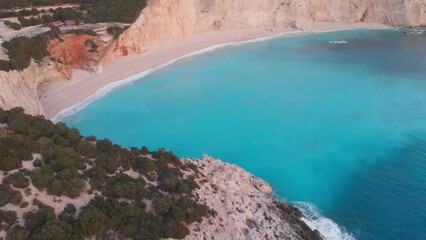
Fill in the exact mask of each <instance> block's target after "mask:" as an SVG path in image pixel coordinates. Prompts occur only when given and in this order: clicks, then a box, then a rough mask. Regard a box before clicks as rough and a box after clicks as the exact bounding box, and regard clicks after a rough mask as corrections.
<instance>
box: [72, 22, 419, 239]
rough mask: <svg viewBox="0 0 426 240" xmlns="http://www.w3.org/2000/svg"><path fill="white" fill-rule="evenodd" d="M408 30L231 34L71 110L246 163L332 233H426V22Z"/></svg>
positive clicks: (97, 128)
mask: <svg viewBox="0 0 426 240" xmlns="http://www.w3.org/2000/svg"><path fill="white" fill-rule="evenodd" d="M407 31H408V32H410V31H409V30H407ZM407 31H406V30H352V31H339V32H328V33H317V34H310V35H302V36H293V37H279V38H274V39H271V40H267V41H262V42H253V43H247V44H236V45H232V46H227V47H223V48H220V49H217V50H215V51H209V52H206V53H203V54H199V55H194V56H191V57H187V58H185V59H182V60H179V61H177V62H176V63H174V64H172V65H170V66H167V67H164V68H162V69H160V70H158V71H155V72H153V73H151V74H149V75H148V76H146V77H144V78H143V79H140V81H136V82H134V83H132V84H128V85H126V86H123V87H121V88H119V89H116V90H115V91H113V92H112V93H110V94H108V95H107V96H106V97H104V98H101V99H99V100H97V101H95V102H93V103H92V104H90V105H89V106H87V107H86V108H84V109H82V110H81V111H79V112H77V113H76V114H74V115H72V116H70V117H67V118H66V119H64V121H65V122H66V123H67V124H68V125H70V126H73V127H77V128H78V129H80V130H81V132H82V133H83V134H93V135H95V136H97V137H99V138H104V137H106V138H110V139H112V140H113V141H115V142H117V143H119V144H123V145H125V146H142V145H147V146H148V147H149V148H151V149H156V148H159V147H166V148H167V149H171V150H173V151H174V152H175V153H176V154H177V155H178V156H183V157H195V158H200V157H201V156H202V154H204V153H206V154H208V155H211V156H214V157H216V158H219V159H222V160H223V161H226V162H230V163H234V164H237V165H240V166H242V167H243V168H245V169H246V170H248V171H250V172H252V173H253V174H255V175H257V176H259V177H262V178H263V179H265V180H266V181H268V182H269V183H270V184H271V185H272V187H273V188H274V190H275V194H276V195H277V196H279V197H281V198H283V199H286V200H288V201H291V202H293V203H294V204H296V205H297V206H299V207H300V208H301V209H302V210H303V211H304V212H305V213H306V214H307V215H308V216H309V217H310V218H311V219H310V222H309V224H310V225H311V226H312V227H316V228H318V229H319V230H320V231H321V232H322V233H323V234H324V235H325V236H326V237H327V239H352V238H355V239H368V240H370V239H373V240H374V239H377V240H379V239H380V240H391V239H407V240H416V239H425V236H426V34H423V35H420V34H407V33H406V32H407Z"/></svg>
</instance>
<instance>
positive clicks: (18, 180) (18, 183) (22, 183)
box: [3, 172, 30, 189]
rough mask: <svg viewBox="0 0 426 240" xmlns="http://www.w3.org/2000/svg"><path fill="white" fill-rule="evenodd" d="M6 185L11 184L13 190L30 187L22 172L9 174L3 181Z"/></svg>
mask: <svg viewBox="0 0 426 240" xmlns="http://www.w3.org/2000/svg"><path fill="white" fill-rule="evenodd" d="M3 182H4V183H6V184H11V185H12V186H13V187H14V188H21V189H25V188H27V187H28V186H29V185H30V180H29V179H28V178H26V177H25V176H24V174H23V173H22V172H17V173H14V174H10V175H8V176H7V177H5V178H4V179H3Z"/></svg>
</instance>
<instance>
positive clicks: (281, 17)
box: [110, 0, 426, 56]
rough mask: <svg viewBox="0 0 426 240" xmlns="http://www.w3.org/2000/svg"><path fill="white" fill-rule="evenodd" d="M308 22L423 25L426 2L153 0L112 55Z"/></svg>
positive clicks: (112, 50) (385, 0) (420, 0)
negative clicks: (193, 37)
mask: <svg viewBox="0 0 426 240" xmlns="http://www.w3.org/2000/svg"><path fill="white" fill-rule="evenodd" d="M306 21H309V22H348V23H353V22H374V23H383V24H387V25H391V26H405V27H416V26H421V25H425V24H426V0H380V1H377V0H348V1H339V0H267V1H265V0H251V1H243V0H180V1H176V0H152V1H151V2H150V4H149V5H148V7H147V8H145V9H144V10H143V12H142V14H141V15H140V17H139V19H138V20H137V21H136V22H135V23H134V24H133V25H132V27H131V28H130V29H129V30H128V31H126V32H125V33H124V34H123V35H122V36H121V37H120V38H119V40H118V41H117V43H116V45H115V47H114V48H113V49H111V52H110V56H111V55H112V56H117V55H126V54H129V53H133V52H140V51H143V50H145V49H148V48H150V47H152V46H155V45H158V44H163V43H167V42H170V41H173V40H175V39H178V38H183V37H187V36H191V35H194V34H197V33H200V32H203V31H218V30H230V29H247V28H281V27H294V26H297V23H298V22H306Z"/></svg>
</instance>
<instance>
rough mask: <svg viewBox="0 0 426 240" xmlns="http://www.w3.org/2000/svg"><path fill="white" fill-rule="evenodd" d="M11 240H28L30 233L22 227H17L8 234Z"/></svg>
mask: <svg viewBox="0 0 426 240" xmlns="http://www.w3.org/2000/svg"><path fill="white" fill-rule="evenodd" d="M7 235H8V237H9V238H10V239H11V240H27V239H28V236H29V235H30V232H29V231H28V230H26V229H25V228H23V227H21V226H19V225H18V226H15V227H13V228H11V229H10V230H9V232H8V233H7Z"/></svg>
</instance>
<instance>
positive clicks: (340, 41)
mask: <svg viewBox="0 0 426 240" xmlns="http://www.w3.org/2000/svg"><path fill="white" fill-rule="evenodd" d="M328 43H331V44H346V43H348V42H346V41H345V40H339V41H330V42H328Z"/></svg>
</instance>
